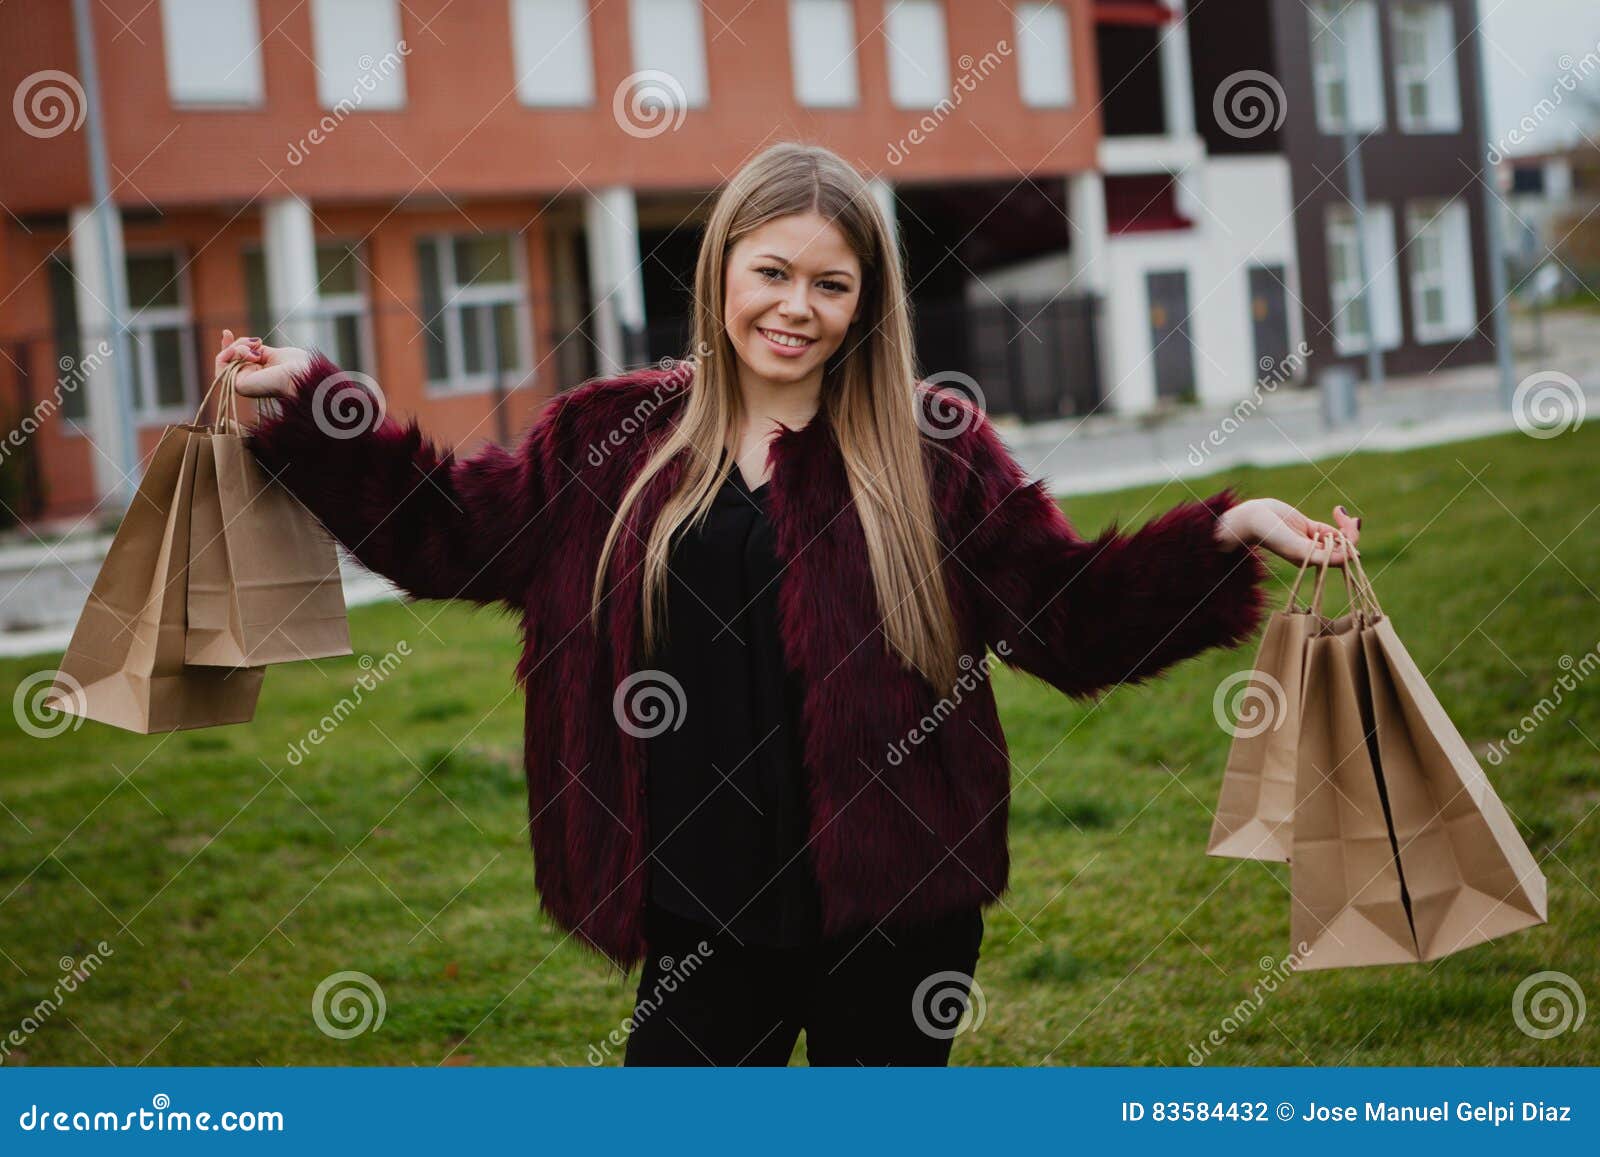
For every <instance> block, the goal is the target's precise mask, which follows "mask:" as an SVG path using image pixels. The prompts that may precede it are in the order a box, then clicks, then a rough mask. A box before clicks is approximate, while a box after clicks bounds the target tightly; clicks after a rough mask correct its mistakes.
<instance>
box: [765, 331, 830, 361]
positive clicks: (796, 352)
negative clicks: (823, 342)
mask: <svg viewBox="0 0 1600 1157" xmlns="http://www.w3.org/2000/svg"><path fill="white" fill-rule="evenodd" d="M756 332H757V333H759V334H760V335H761V338H762V340H763V341H765V342H766V343H767V348H768V349H769V350H771V351H772V352H773V353H775V354H777V355H779V356H780V357H787V358H793V357H799V356H800V355H801V354H803V353H805V352H806V351H807V350H808V349H810V348H811V347H812V346H814V345H816V344H817V343H816V339H815V338H811V339H810V340H808V341H807V342H806V343H805V345H797V346H796V345H784V344H783V343H782V342H778V341H774V340H773V339H772V338H771V337H770V336H768V334H767V331H766V330H765V329H763V328H762V327H761V326H756ZM774 332H778V331H774Z"/></svg>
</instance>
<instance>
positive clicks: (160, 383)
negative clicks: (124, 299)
mask: <svg viewBox="0 0 1600 1157" xmlns="http://www.w3.org/2000/svg"><path fill="white" fill-rule="evenodd" d="M127 271H128V307H129V311H130V317H129V319H128V337H129V339H130V346H131V352H132V355H133V413H134V418H135V419H136V420H137V421H139V422H142V423H145V424H156V423H163V422H171V421H187V420H188V419H189V417H190V416H191V415H192V414H193V413H194V411H195V409H196V407H198V406H199V404H200V394H199V391H198V390H197V389H196V388H195V363H194V343H193V341H192V340H191V339H192V337H193V329H192V326H191V321H190V317H189V301H188V293H187V286H186V285H185V278H184V268H183V262H182V260H181V258H180V257H179V255H178V253H177V252H176V251H175V250H165V251H159V252H151V253H129V254H128V256H127Z"/></svg>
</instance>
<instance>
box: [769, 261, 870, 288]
mask: <svg viewBox="0 0 1600 1157" xmlns="http://www.w3.org/2000/svg"><path fill="white" fill-rule="evenodd" d="M756 272H757V273H759V274H761V275H762V276H763V277H765V276H766V275H767V274H769V273H774V274H777V275H778V276H779V277H782V276H783V270H781V269H778V268H776V267H774V266H771V265H766V266H763V267H762V268H760V269H758V270H756ZM769 280H770V279H769ZM817 284H818V285H819V286H821V287H822V288H823V289H826V290H827V291H828V292H829V293H848V292H850V287H849V286H848V285H843V284H841V283H839V282H837V281H819V282H817Z"/></svg>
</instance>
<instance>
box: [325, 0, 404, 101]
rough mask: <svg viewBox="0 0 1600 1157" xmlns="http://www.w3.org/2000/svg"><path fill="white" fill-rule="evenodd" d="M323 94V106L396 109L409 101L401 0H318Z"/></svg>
mask: <svg viewBox="0 0 1600 1157" xmlns="http://www.w3.org/2000/svg"><path fill="white" fill-rule="evenodd" d="M311 32H312V38H313V40H314V41H315V44H316V49H317V97H318V99H319V100H321V102H322V107H323V108H363V109H390V108H404V107H405V103H406V71H405V56H404V52H403V46H402V44H401V39H400V11H399V8H398V6H397V4H396V0H315V3H313V4H312V7H311Z"/></svg>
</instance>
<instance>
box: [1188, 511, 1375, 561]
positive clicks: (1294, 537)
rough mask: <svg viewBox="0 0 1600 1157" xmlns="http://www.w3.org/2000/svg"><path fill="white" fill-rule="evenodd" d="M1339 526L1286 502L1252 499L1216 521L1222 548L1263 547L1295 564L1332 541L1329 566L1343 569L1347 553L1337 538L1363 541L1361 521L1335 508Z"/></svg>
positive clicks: (1348, 540) (1226, 512) (1305, 559)
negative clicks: (1310, 516)
mask: <svg viewBox="0 0 1600 1157" xmlns="http://www.w3.org/2000/svg"><path fill="white" fill-rule="evenodd" d="M1333 517H1334V519H1335V521H1336V523H1337V525H1334V524H1330V523H1326V522H1318V521H1316V520H1315V519H1312V518H1307V517H1306V516H1305V515H1304V514H1301V513H1300V512H1299V511H1298V510H1296V509H1295V508H1294V507H1292V506H1290V505H1289V504H1288V503H1287V502H1279V501H1278V500H1277V499H1276V498H1252V499H1250V500H1249V501H1248V502H1241V503H1239V504H1238V505H1237V506H1232V507H1229V508H1228V509H1227V510H1226V511H1224V512H1223V515H1222V517H1221V518H1219V519H1217V542H1218V543H1219V544H1220V545H1221V546H1222V547H1223V549H1230V548H1233V547H1237V546H1261V547H1265V548H1266V549H1267V550H1270V551H1271V552H1272V553H1273V554H1276V555H1278V556H1279V557H1281V558H1286V559H1288V560H1289V561H1290V562H1292V563H1295V564H1296V565H1298V564H1300V563H1303V562H1305V561H1307V560H1308V559H1310V558H1312V556H1313V555H1314V554H1316V553H1317V552H1319V551H1321V550H1324V549H1326V547H1327V544H1328V540H1333V541H1334V542H1335V546H1334V548H1333V558H1332V559H1331V560H1330V564H1331V565H1333V566H1343V565H1344V560H1345V550H1344V548H1343V547H1342V546H1339V545H1337V539H1336V538H1335V536H1336V535H1343V536H1344V538H1345V541H1347V542H1349V543H1350V544H1351V545H1352V546H1353V545H1355V544H1356V543H1357V542H1358V541H1359V539H1360V538H1361V520H1360V519H1359V518H1351V517H1350V515H1348V514H1347V513H1345V509H1344V507H1343V506H1335V507H1334V508H1333Z"/></svg>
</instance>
